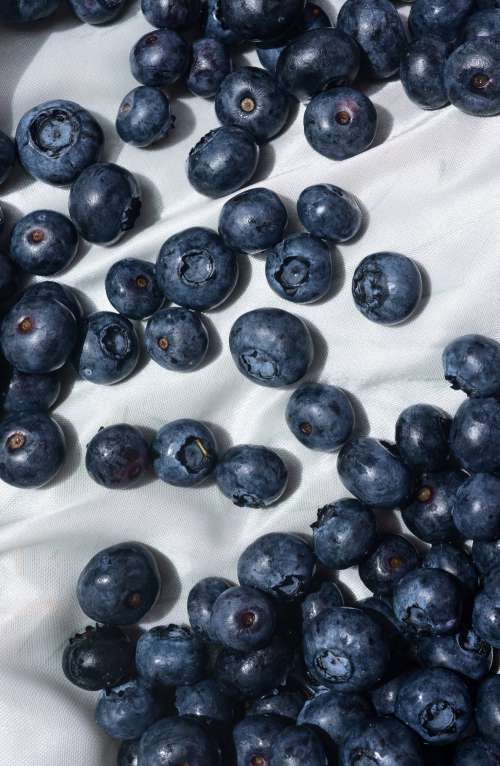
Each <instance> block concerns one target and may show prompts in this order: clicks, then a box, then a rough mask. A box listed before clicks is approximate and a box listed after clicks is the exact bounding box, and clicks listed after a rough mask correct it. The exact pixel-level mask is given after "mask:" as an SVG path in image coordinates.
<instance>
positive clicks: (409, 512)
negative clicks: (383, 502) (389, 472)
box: [402, 471, 467, 543]
mask: <svg viewBox="0 0 500 766" xmlns="http://www.w3.org/2000/svg"><path fill="white" fill-rule="evenodd" d="M466 478H467V475H466V474H465V473H463V472H462V471H442V472H439V473H427V474H424V475H423V476H421V477H420V480H419V484H418V487H417V489H416V491H415V497H414V499H413V500H412V502H411V503H410V505H408V506H407V507H406V508H404V509H403V511H402V516H403V521H404V523H405V524H406V526H407V527H408V529H409V530H410V531H411V532H413V534H414V535H416V536H417V537H419V538H420V539H421V540H425V542H426V543H445V542H448V541H449V540H457V539H459V538H460V533H459V531H458V529H457V528H456V526H455V524H454V523H453V515H452V512H453V506H454V503H455V496H456V494H457V491H458V489H459V488H460V487H461V485H462V484H463V483H464V481H465V480H466Z"/></svg>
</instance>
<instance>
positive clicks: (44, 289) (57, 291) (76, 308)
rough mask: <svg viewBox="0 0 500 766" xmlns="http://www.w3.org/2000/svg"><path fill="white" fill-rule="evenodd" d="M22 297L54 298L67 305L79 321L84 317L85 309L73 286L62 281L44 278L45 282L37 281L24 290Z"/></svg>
mask: <svg viewBox="0 0 500 766" xmlns="http://www.w3.org/2000/svg"><path fill="white" fill-rule="evenodd" d="M22 297H23V298H43V299H44V300H47V299H54V300H56V301H59V303H62V304H63V306H66V308H67V309H69V311H70V312H71V313H72V314H73V316H74V317H75V319H76V321H77V322H78V323H79V322H80V320H81V319H82V317H83V310H82V307H81V305H80V301H79V300H78V298H77V297H76V293H75V292H74V290H72V289H71V287H68V286H67V285H62V284H61V283H60V282H52V281H51V280H49V279H44V280H43V282H35V284H33V285H30V286H29V287H28V288H27V289H26V290H25V291H24V293H23V295H22Z"/></svg>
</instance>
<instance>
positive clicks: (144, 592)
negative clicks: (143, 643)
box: [77, 543, 160, 625]
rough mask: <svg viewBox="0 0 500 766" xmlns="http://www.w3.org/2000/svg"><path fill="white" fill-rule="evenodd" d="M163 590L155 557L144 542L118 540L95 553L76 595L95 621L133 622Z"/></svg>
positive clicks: (87, 565) (106, 622) (109, 623)
mask: <svg viewBox="0 0 500 766" xmlns="http://www.w3.org/2000/svg"><path fill="white" fill-rule="evenodd" d="M159 592H160V573H159V570H158V565H157V563H156V560H155V558H154V556H153V554H152V553H151V551H150V550H149V548H147V547H146V546H145V545H141V544H140V543H119V544H118V545H112V546H111V547H110V548H104V549H103V550H101V551H99V552H98V553H96V554H95V556H93V557H92V558H91V559H90V561H89V562H88V564H86V566H85V567H84V569H83V570H82V572H81V574H80V577H79V578H78V584H77V598H78V603H79V604H80V608H81V609H82V611H83V612H84V613H85V614H86V615H87V616H88V617H90V618H91V619H93V620H96V622H102V623H105V624H108V625H133V624H134V623H136V622H139V621H140V620H141V619H142V617H144V615H145V614H146V613H147V612H149V610H150V609H151V607H152V606H153V605H154V603H155V601H156V599H157V598H158V594H159Z"/></svg>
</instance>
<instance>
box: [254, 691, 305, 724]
mask: <svg viewBox="0 0 500 766" xmlns="http://www.w3.org/2000/svg"><path fill="white" fill-rule="evenodd" d="M304 700H305V697H304V694H303V693H302V692H300V691H293V690H291V689H288V688H287V687H285V688H284V689H276V690H275V691H274V692H273V693H272V694H267V695H265V696H264V697H260V699H257V700H255V701H254V702H252V704H251V705H250V707H249V708H248V713H247V717H248V716H252V715H263V716H271V715H276V716H279V717H280V718H289V719H290V720H292V721H296V720H297V716H298V715H299V713H300V711H301V709H302V706H303V705H304Z"/></svg>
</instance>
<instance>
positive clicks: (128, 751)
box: [116, 739, 140, 766]
mask: <svg viewBox="0 0 500 766" xmlns="http://www.w3.org/2000/svg"><path fill="white" fill-rule="evenodd" d="M139 743H140V740H139V739H129V740H125V742H122V743H121V745H120V749H119V751H118V756H117V761H116V766H139Z"/></svg>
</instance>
